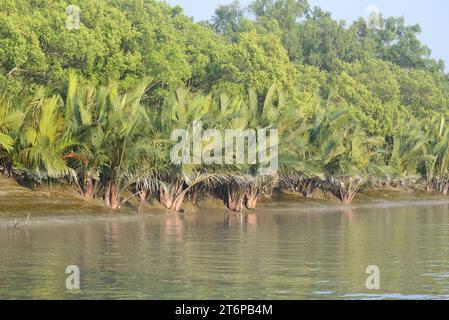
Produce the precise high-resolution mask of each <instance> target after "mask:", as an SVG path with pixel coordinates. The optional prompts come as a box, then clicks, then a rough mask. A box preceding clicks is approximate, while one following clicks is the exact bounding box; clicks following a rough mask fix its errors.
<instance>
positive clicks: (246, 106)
mask: <svg viewBox="0 0 449 320" xmlns="http://www.w3.org/2000/svg"><path fill="white" fill-rule="evenodd" d="M150 85H151V80H149V79H145V80H143V81H141V82H140V83H138V84H137V85H136V86H134V87H133V88H131V89H127V90H122V89H121V88H120V84H119V83H110V84H109V85H108V86H105V87H103V86H100V87H91V86H81V85H80V84H79V83H78V81H77V77H76V76H75V75H73V74H72V75H70V78H69V85H68V88H67V93H66V96H65V98H64V99H63V98H61V97H59V96H53V97H47V96H46V95H45V94H44V93H43V92H40V91H38V93H37V94H36V95H35V96H33V97H22V96H17V97H7V96H1V97H0V166H1V170H2V173H3V174H4V175H5V176H8V177H12V176H14V177H16V178H21V179H31V180H33V181H37V182H43V181H59V182H66V183H71V184H73V185H75V186H76V187H77V189H78V190H79V193H80V194H81V195H82V197H84V198H85V199H87V200H91V199H94V198H96V199H100V200H101V201H103V202H104V204H105V206H106V207H109V208H113V209H117V208H120V207H121V206H123V205H124V204H125V203H127V202H128V201H129V200H130V199H132V198H137V199H139V201H140V203H141V204H142V203H145V202H147V201H152V200H156V201H158V202H160V203H161V204H162V205H163V206H165V207H166V208H167V209H172V210H175V211H181V210H182V209H183V206H184V205H185V202H186V201H190V202H192V203H193V204H197V203H198V202H199V201H201V200H202V199H204V198H206V197H207V196H215V197H218V198H219V199H221V200H222V201H223V203H224V205H225V206H226V207H227V208H229V209H230V210H232V211H237V212H239V211H241V210H243V208H244V207H246V208H247V209H249V210H254V209H255V208H256V206H257V203H258V201H259V200H260V198H261V197H262V196H268V197H269V196H270V195H271V194H272V193H273V191H274V190H276V191H285V190H294V191H295V192H300V193H301V194H303V195H304V196H305V197H313V196H314V192H315V190H317V189H321V190H323V191H326V192H330V193H332V194H334V195H335V197H337V198H338V199H340V201H341V202H342V203H343V204H350V203H351V202H352V201H353V199H354V197H355V196H356V195H357V193H358V192H359V191H360V190H361V188H364V187H369V186H379V185H382V186H385V185H395V184H396V185H397V184H401V185H404V184H405V181H407V180H408V179H415V180H419V179H421V180H423V181H424V182H425V185H426V187H427V190H428V191H433V190H436V191H439V192H441V193H442V194H447V192H448V190H449V126H448V125H447V122H446V119H444V118H443V117H441V116H437V115H436V116H434V117H433V118H431V119H427V120H417V119H414V118H411V117H409V118H403V119H399V118H398V119H395V121H396V130H395V132H394V134H393V135H391V136H377V135H374V134H372V133H370V132H368V131H367V130H366V128H363V127H362V125H361V124H360V123H358V122H357V121H355V120H354V118H353V117H351V116H350V112H349V110H348V109H347V107H343V106H340V105H339V104H338V102H329V101H327V102H319V103H318V104H317V106H316V108H315V112H314V113H313V114H312V115H310V114H309V115H308V116H307V117H306V116H305V115H303V114H302V112H301V110H300V108H299V107H297V106H296V105H295V103H293V102H292V101H289V100H287V99H286V98H285V96H284V95H283V93H282V91H281V90H279V89H278V88H277V86H275V85H273V86H271V87H270V88H268V90H267V92H266V94H265V95H264V96H263V97H262V96H260V95H258V94H257V93H256V92H255V91H254V90H248V92H247V93H246V94H242V95H239V96H229V95H227V94H226V93H220V94H210V95H202V94H198V93H193V92H190V91H189V90H187V89H185V88H179V89H178V90H176V91H174V92H173V94H172V95H171V96H168V97H167V98H166V99H165V100H164V101H163V102H162V103H161V104H158V105H149V104H148V103H146V101H154V99H146V98H147V97H146V92H147V88H148V87H149V86H150ZM152 103H153V102H152ZM198 121H201V123H202V125H203V128H202V129H203V130H207V129H216V130H219V131H220V132H221V133H222V136H225V133H226V130H229V129H239V130H247V129H266V130H270V129H277V132H278V139H279V143H278V144H277V145H276V149H277V151H278V165H279V170H278V171H276V172H273V173H272V174H270V175H261V174H260V169H261V166H263V164H262V163H260V162H249V161H247V162H246V164H242V163H241V162H238V161H236V162H235V164H216V163H212V164H210V163H209V164H206V163H204V162H202V161H192V162H189V163H185V164H184V163H183V164H174V163H172V161H171V158H170V155H171V150H172V148H173V145H174V142H173V141H171V140H170V136H171V133H172V132H173V131H174V130H177V129H186V130H188V132H193V125H194V123H195V122H198ZM202 143H203V144H204V145H203V147H204V146H206V145H207V143H206V142H205V141H202ZM221 151H222V153H223V154H224V153H225V150H221ZM227 156H228V155H227ZM241 157H242V155H241V154H239V153H238V150H233V154H232V158H233V159H238V158H241Z"/></svg>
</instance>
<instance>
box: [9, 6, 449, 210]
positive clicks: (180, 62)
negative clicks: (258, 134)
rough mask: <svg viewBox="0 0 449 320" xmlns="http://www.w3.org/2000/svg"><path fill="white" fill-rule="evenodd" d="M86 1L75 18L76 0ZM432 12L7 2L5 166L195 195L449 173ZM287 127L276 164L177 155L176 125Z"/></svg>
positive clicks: (425, 180)
mask: <svg viewBox="0 0 449 320" xmlns="http://www.w3.org/2000/svg"><path fill="white" fill-rule="evenodd" d="M69 5H75V6H77V7H78V8H79V9H80V12H79V18H80V24H79V28H74V29H71V30H68V29H67V25H66V21H67V17H68V15H67V14H68V13H67V11H66V10H67V7H68V6H69ZM420 31H421V30H420V27H419V25H408V24H407V23H406V21H405V19H404V18H402V17H400V18H395V17H389V18H387V17H380V18H379V20H378V24H377V25H376V27H375V28H373V27H372V26H371V25H370V23H369V22H368V21H366V19H363V18H360V19H358V20H356V21H355V22H354V23H352V24H350V25H349V24H347V23H346V22H344V21H336V20H335V19H333V18H332V16H331V14H330V13H328V12H325V11H323V10H321V9H320V8H317V7H311V6H310V5H309V4H308V3H307V1H306V0H255V1H253V2H252V4H251V5H250V6H249V7H248V8H242V7H241V6H240V4H239V2H238V1H235V2H233V3H231V4H230V5H225V6H219V7H218V8H217V9H216V11H215V15H214V16H213V17H212V19H211V20H210V21H205V22H198V23H196V22H194V21H193V20H192V18H189V17H187V16H186V15H185V14H184V13H183V9H182V8H181V7H179V6H176V7H172V6H169V5H167V4H166V3H164V2H161V1H151V0H146V1H144V0H82V1H81V0H80V1H65V0H54V1H45V0H31V1H30V0H3V1H1V3H0V161H1V171H2V173H3V174H4V175H5V176H8V177H14V178H16V179H22V180H26V181H33V182H34V183H44V182H48V181H57V182H64V183H71V184H73V185H74V186H76V187H77V188H78V190H79V192H80V194H81V195H82V196H83V197H84V198H86V199H93V198H97V199H101V200H102V201H104V203H105V204H106V206H107V207H110V208H119V207H121V206H123V205H124V204H126V203H127V202H128V200H129V199H131V198H132V197H137V198H139V199H140V200H141V201H142V202H143V201H147V200H154V199H156V200H158V201H159V202H161V203H162V204H163V205H164V206H165V207H167V208H169V209H174V210H177V211H179V210H182V207H183V205H184V203H185V201H186V200H189V201H191V202H193V203H198V201H200V200H201V199H203V198H204V197H206V196H207V195H212V196H216V197H219V198H220V199H222V200H223V202H224V204H225V205H226V206H227V207H228V208H229V209H231V210H233V211H241V210H242V208H243V206H246V207H247V208H248V209H254V208H255V207H256V205H257V201H258V200H259V199H260V197H261V196H262V195H267V196H270V195H271V194H272V192H273V191H274V190H278V191H282V190H294V191H297V192H301V193H302V194H303V195H304V196H306V197H312V196H313V195H314V191H315V190H316V189H318V188H320V189H322V190H324V191H328V192H330V193H332V194H334V195H335V196H336V198H338V199H340V200H341V202H342V203H344V204H350V203H351V202H352V200H353V199H354V197H355V195H356V194H357V193H358V191H359V190H360V189H361V188H369V187H379V186H381V187H386V186H401V187H404V188H407V187H411V186H416V185H418V184H420V185H422V186H423V187H424V188H425V189H426V190H427V191H429V192H430V191H439V192H441V193H443V194H447V192H448V189H449V175H448V173H449V172H448V170H449V161H448V160H449V159H448V156H449V126H448V124H447V117H448V116H449V112H448V108H447V107H448V103H449V79H448V75H447V74H446V73H445V65H444V62H443V61H436V60H435V59H432V58H431V51H430V49H429V48H427V47H426V46H425V45H424V44H423V43H422V42H421V41H420V40H419V39H418V36H419V33H420ZM196 120H201V121H202V122H203V123H204V124H205V126H206V127H209V128H215V129H219V130H223V131H224V130H226V129H229V128H239V129H245V128H277V129H278V130H279V165H280V169H279V171H278V173H277V174H276V175H272V176H259V175H258V174H257V166H258V165H247V166H244V165H234V166H230V165H227V166H218V165H174V164H172V163H171V162H170V148H171V147H172V142H170V141H169V138H170V132H171V131H172V130H174V129H177V128H187V129H188V128H191V126H192V123H193V121H196Z"/></svg>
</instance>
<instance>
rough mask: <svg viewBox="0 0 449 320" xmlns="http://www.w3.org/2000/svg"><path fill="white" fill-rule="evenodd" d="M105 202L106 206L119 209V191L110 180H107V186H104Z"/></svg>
mask: <svg viewBox="0 0 449 320" xmlns="http://www.w3.org/2000/svg"><path fill="white" fill-rule="evenodd" d="M104 201H105V204H106V206H107V207H108V208H111V209H120V206H121V203H120V192H119V189H118V186H117V184H116V183H115V182H113V181H112V180H111V181H109V183H108V186H107V188H106V192H105V196H104Z"/></svg>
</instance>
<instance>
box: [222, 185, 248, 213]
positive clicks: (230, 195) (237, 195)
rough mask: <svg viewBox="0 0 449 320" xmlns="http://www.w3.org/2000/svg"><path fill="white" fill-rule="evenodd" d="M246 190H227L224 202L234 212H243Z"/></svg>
mask: <svg viewBox="0 0 449 320" xmlns="http://www.w3.org/2000/svg"><path fill="white" fill-rule="evenodd" d="M245 194H246V192H245V191H240V192H239V191H236V192H230V191H229V190H228V191H227V194H226V197H225V201H224V204H225V205H226V206H227V207H228V209H229V210H231V211H234V212H242V209H243V199H244V198H245Z"/></svg>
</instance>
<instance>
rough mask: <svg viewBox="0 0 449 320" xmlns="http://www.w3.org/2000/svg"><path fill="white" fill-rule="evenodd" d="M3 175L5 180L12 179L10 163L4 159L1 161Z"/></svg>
mask: <svg viewBox="0 0 449 320" xmlns="http://www.w3.org/2000/svg"><path fill="white" fill-rule="evenodd" d="M2 173H3V175H4V176H5V177H7V178H12V161H11V160H9V159H5V160H4V161H3V172H2Z"/></svg>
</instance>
